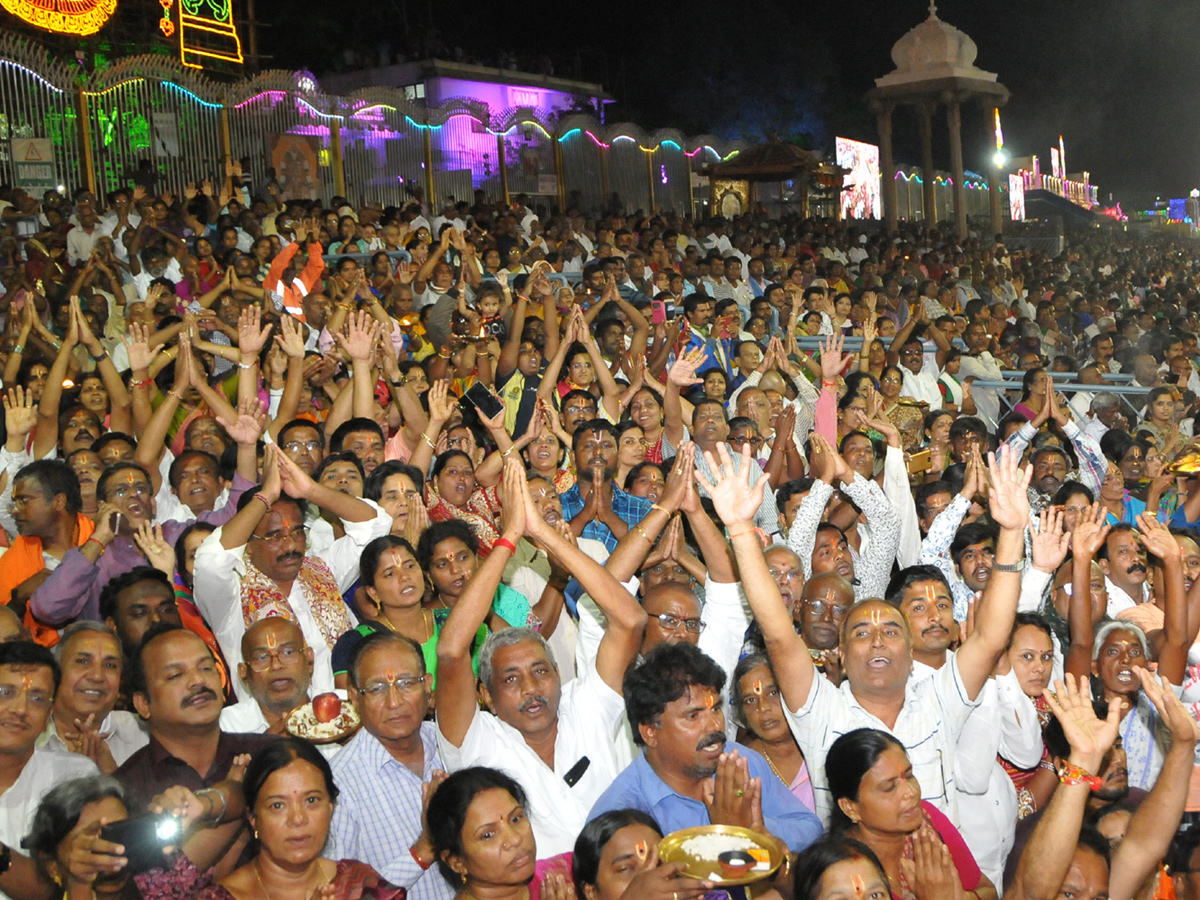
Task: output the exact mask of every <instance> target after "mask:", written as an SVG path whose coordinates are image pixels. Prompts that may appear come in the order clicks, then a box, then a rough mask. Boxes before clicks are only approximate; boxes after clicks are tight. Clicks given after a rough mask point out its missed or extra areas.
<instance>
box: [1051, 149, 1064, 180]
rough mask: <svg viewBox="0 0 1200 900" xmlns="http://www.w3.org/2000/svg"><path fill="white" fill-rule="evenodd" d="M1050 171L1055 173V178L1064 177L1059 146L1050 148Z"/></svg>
mask: <svg viewBox="0 0 1200 900" xmlns="http://www.w3.org/2000/svg"><path fill="white" fill-rule="evenodd" d="M1050 171H1051V172H1053V173H1054V177H1055V178H1063V177H1065V176H1064V175H1063V170H1062V157H1061V156H1059V153H1058V148H1057V147H1051V148H1050Z"/></svg>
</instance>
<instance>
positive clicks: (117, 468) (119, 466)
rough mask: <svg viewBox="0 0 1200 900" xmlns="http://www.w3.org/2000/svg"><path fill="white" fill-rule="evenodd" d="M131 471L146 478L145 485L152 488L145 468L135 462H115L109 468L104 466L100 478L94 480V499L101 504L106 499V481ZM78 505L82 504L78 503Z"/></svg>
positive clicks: (152, 483) (151, 481) (152, 484)
mask: <svg viewBox="0 0 1200 900" xmlns="http://www.w3.org/2000/svg"><path fill="white" fill-rule="evenodd" d="M128 470H132V471H135V472H141V473H142V474H143V475H144V476H146V483H147V484H149V485H150V486H151V488H153V486H154V481H153V480H152V479H151V478H150V473H149V472H147V471H146V467H145V466H143V465H140V464H139V463H135V462H115V463H113V464H112V465H111V466H105V468H104V471H103V472H101V473H100V477H99V478H97V479H96V499H97V500H99V501H100V502H101V503H103V502H104V501H106V500H107V499H108V480H109V479H110V478H112V477H113V476H114V475H116V474H117V473H118V472H125V471H128ZM80 505H81V506H82V505H83V503H82V501H80Z"/></svg>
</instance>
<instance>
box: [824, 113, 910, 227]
mask: <svg viewBox="0 0 1200 900" xmlns="http://www.w3.org/2000/svg"><path fill="white" fill-rule="evenodd" d="M875 127H876V128H877V129H878V131H879V177H880V178H881V179H882V181H883V185H882V188H883V220H884V222H885V223H886V226H887V230H888V231H896V230H897V228H898V227H899V225H900V211H899V209H898V208H897V202H896V161H895V160H894V159H893V158H892V107H891V106H890V105H889V106H884V107H883V108H882V109H880V110H879V112H878V113H877V114H876V116H875ZM839 205H840V204H839Z"/></svg>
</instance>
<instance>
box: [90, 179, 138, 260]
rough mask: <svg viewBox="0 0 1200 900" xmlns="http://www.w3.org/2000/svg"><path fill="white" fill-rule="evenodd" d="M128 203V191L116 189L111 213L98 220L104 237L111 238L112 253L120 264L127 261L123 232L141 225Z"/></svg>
mask: <svg viewBox="0 0 1200 900" xmlns="http://www.w3.org/2000/svg"><path fill="white" fill-rule="evenodd" d="M129 201H130V193H129V191H128V190H126V189H125V188H118V189H117V190H116V191H115V192H114V193H113V199H112V204H113V208H112V212H110V213H109V214H108V215H106V216H104V217H103V218H101V220H100V228H101V230H102V231H103V232H104V234H105V235H106V236H108V237H110V238H112V240H113V244H114V252H115V253H116V255H117V258H118V259H120V260H121V261H122V262H126V261H128V259H129V251H128V250H127V249H126V247H125V240H124V235H125V232H127V231H132V230H135V229H136V228H137V227H138V225H140V224H141V223H142V217H141V216H139V215H138V214H137V213H136V212H133V211H132V209H131V207H130V203H129Z"/></svg>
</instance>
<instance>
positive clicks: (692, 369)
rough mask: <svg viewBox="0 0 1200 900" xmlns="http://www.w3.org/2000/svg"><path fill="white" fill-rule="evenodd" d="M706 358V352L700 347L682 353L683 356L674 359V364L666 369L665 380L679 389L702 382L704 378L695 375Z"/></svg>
mask: <svg viewBox="0 0 1200 900" xmlns="http://www.w3.org/2000/svg"><path fill="white" fill-rule="evenodd" d="M706 358H707V354H706V353H705V351H704V349H703V348H702V347H697V348H696V349H695V350H692V351H690V352H689V353H686V354H684V356H683V358H681V359H677V360H675V365H673V366H671V367H670V369H668V370H667V382H668V383H670V384H673V385H675V386H677V387H678V388H679V389H680V390H683V389H684V388H689V387H691V386H692V385H695V384H700V383H702V382H703V380H704V379H702V378H697V377H696V370H697V369H698V368H700V364H701V363H703V362H704V360H705V359H706Z"/></svg>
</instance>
